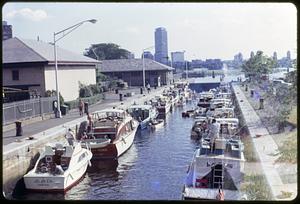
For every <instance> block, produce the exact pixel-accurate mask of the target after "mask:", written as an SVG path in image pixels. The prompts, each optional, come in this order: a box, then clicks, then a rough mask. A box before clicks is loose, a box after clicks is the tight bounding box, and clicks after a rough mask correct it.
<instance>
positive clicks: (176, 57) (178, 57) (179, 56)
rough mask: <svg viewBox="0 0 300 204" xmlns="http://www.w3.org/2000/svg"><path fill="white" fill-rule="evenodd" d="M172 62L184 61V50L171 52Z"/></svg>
mask: <svg viewBox="0 0 300 204" xmlns="http://www.w3.org/2000/svg"><path fill="white" fill-rule="evenodd" d="M171 57H172V62H184V52H171Z"/></svg>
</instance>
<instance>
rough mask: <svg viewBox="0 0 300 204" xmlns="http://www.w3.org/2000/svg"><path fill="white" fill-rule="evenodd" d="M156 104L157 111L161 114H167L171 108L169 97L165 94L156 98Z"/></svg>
mask: <svg viewBox="0 0 300 204" xmlns="http://www.w3.org/2000/svg"><path fill="white" fill-rule="evenodd" d="M157 101H158V104H157V106H156V108H157V111H158V113H159V114H161V115H167V114H168V113H169V112H170V110H171V106H172V104H171V99H170V97H167V96H161V97H159V98H157Z"/></svg>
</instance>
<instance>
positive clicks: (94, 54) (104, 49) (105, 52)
mask: <svg viewBox="0 0 300 204" xmlns="http://www.w3.org/2000/svg"><path fill="white" fill-rule="evenodd" d="M84 55H85V56H87V57H91V58H94V59H98V60H111V59H128V58H129V56H130V52H129V51H128V50H126V49H122V48H120V46H119V45H117V44H114V43H99V44H93V45H91V46H90V47H89V48H87V49H86V52H85V53H84Z"/></svg>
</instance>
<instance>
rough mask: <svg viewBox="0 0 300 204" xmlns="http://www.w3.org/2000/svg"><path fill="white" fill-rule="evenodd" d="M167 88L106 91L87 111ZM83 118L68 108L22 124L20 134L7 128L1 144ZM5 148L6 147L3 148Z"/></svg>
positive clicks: (108, 106)
mask: <svg viewBox="0 0 300 204" xmlns="http://www.w3.org/2000/svg"><path fill="white" fill-rule="evenodd" d="M165 88H167V86H163V87H159V88H157V89H154V88H152V89H151V91H150V93H149V94H148V93H147V91H146V90H144V92H143V95H141V94H140V88H129V89H125V90H120V91H119V93H118V94H116V93H115V92H106V93H105V99H104V100H103V101H101V102H99V103H97V104H93V105H90V106H89V112H94V111H98V110H103V109H105V108H112V107H114V106H115V107H117V106H120V105H121V103H123V104H129V103H130V104H132V103H133V102H134V100H138V99H141V96H143V97H154V96H155V95H157V94H159V93H160V92H162V90H164V89H165ZM129 92H130V93H134V95H133V96H131V97H123V101H120V98H119V97H120V96H119V94H120V93H122V94H126V93H129ZM80 118H81V119H84V118H86V114H84V116H80V115H79V111H78V109H72V110H70V111H69V112H68V113H67V114H66V115H64V116H63V117H62V118H55V117H54V116H53V117H51V118H50V119H47V120H42V121H38V122H34V123H31V124H28V125H23V126H22V129H23V134H22V136H16V130H15V128H14V129H12V130H8V131H5V132H2V138H3V139H2V144H3V146H5V145H8V144H10V143H13V142H15V141H16V140H24V139H25V138H28V137H29V136H32V135H35V134H38V133H45V132H46V130H49V129H51V128H53V127H56V126H61V125H62V124H65V123H70V122H71V121H74V120H77V119H80ZM5 149H6V148H5Z"/></svg>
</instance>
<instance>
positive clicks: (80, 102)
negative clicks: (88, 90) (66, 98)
mask: <svg viewBox="0 0 300 204" xmlns="http://www.w3.org/2000/svg"><path fill="white" fill-rule="evenodd" d="M83 108H84V103H83V101H82V100H81V99H79V103H78V109H79V115H80V116H82V115H83Z"/></svg>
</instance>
